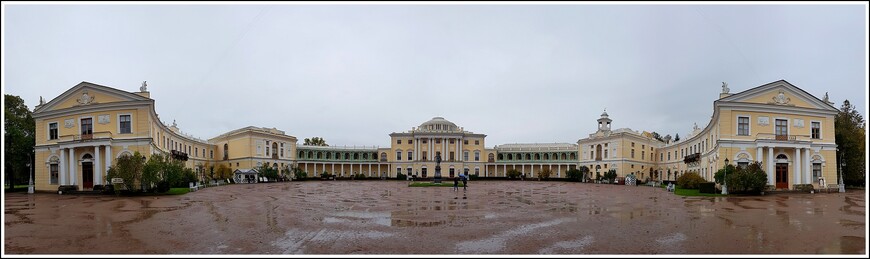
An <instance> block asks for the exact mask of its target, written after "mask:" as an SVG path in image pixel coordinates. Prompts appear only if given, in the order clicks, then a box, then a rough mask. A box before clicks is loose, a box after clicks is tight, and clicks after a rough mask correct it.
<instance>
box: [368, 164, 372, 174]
mask: <svg viewBox="0 0 870 259" xmlns="http://www.w3.org/2000/svg"><path fill="white" fill-rule="evenodd" d="M371 176H372V164H371V163H369V177H371Z"/></svg>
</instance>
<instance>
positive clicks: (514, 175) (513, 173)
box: [506, 168, 520, 179]
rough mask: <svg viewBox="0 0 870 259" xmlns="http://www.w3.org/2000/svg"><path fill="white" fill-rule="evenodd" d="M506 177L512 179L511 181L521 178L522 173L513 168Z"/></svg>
mask: <svg viewBox="0 0 870 259" xmlns="http://www.w3.org/2000/svg"><path fill="white" fill-rule="evenodd" d="M506 175H507V177H508V178H511V179H513V178H517V177H519V176H520V171H518V170H517V169H513V168H511V169H509V170H508V171H507V173H506Z"/></svg>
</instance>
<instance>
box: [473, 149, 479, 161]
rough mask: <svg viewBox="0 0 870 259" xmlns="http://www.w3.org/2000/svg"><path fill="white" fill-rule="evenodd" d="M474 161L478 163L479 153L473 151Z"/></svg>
mask: <svg viewBox="0 0 870 259" xmlns="http://www.w3.org/2000/svg"><path fill="white" fill-rule="evenodd" d="M474 161H480V151H479V150H475V151H474Z"/></svg>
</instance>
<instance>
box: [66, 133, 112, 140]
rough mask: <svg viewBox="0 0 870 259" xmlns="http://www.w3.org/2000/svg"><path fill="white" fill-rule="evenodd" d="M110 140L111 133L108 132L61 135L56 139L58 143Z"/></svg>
mask: <svg viewBox="0 0 870 259" xmlns="http://www.w3.org/2000/svg"><path fill="white" fill-rule="evenodd" d="M110 138H112V132H110V131H101V132H94V133H91V134H77V135H63V136H60V137H58V139H57V141H58V142H68V141H72V142H85V141H92V140H99V139H110Z"/></svg>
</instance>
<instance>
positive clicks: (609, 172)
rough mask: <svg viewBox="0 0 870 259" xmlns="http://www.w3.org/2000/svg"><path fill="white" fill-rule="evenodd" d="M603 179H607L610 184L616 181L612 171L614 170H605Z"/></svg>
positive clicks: (614, 171) (614, 172)
mask: <svg viewBox="0 0 870 259" xmlns="http://www.w3.org/2000/svg"><path fill="white" fill-rule="evenodd" d="M604 179H607V181H609V182H611V183H612V182H613V180H616V170H614V169H610V170H607V172H606V173H604Z"/></svg>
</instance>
